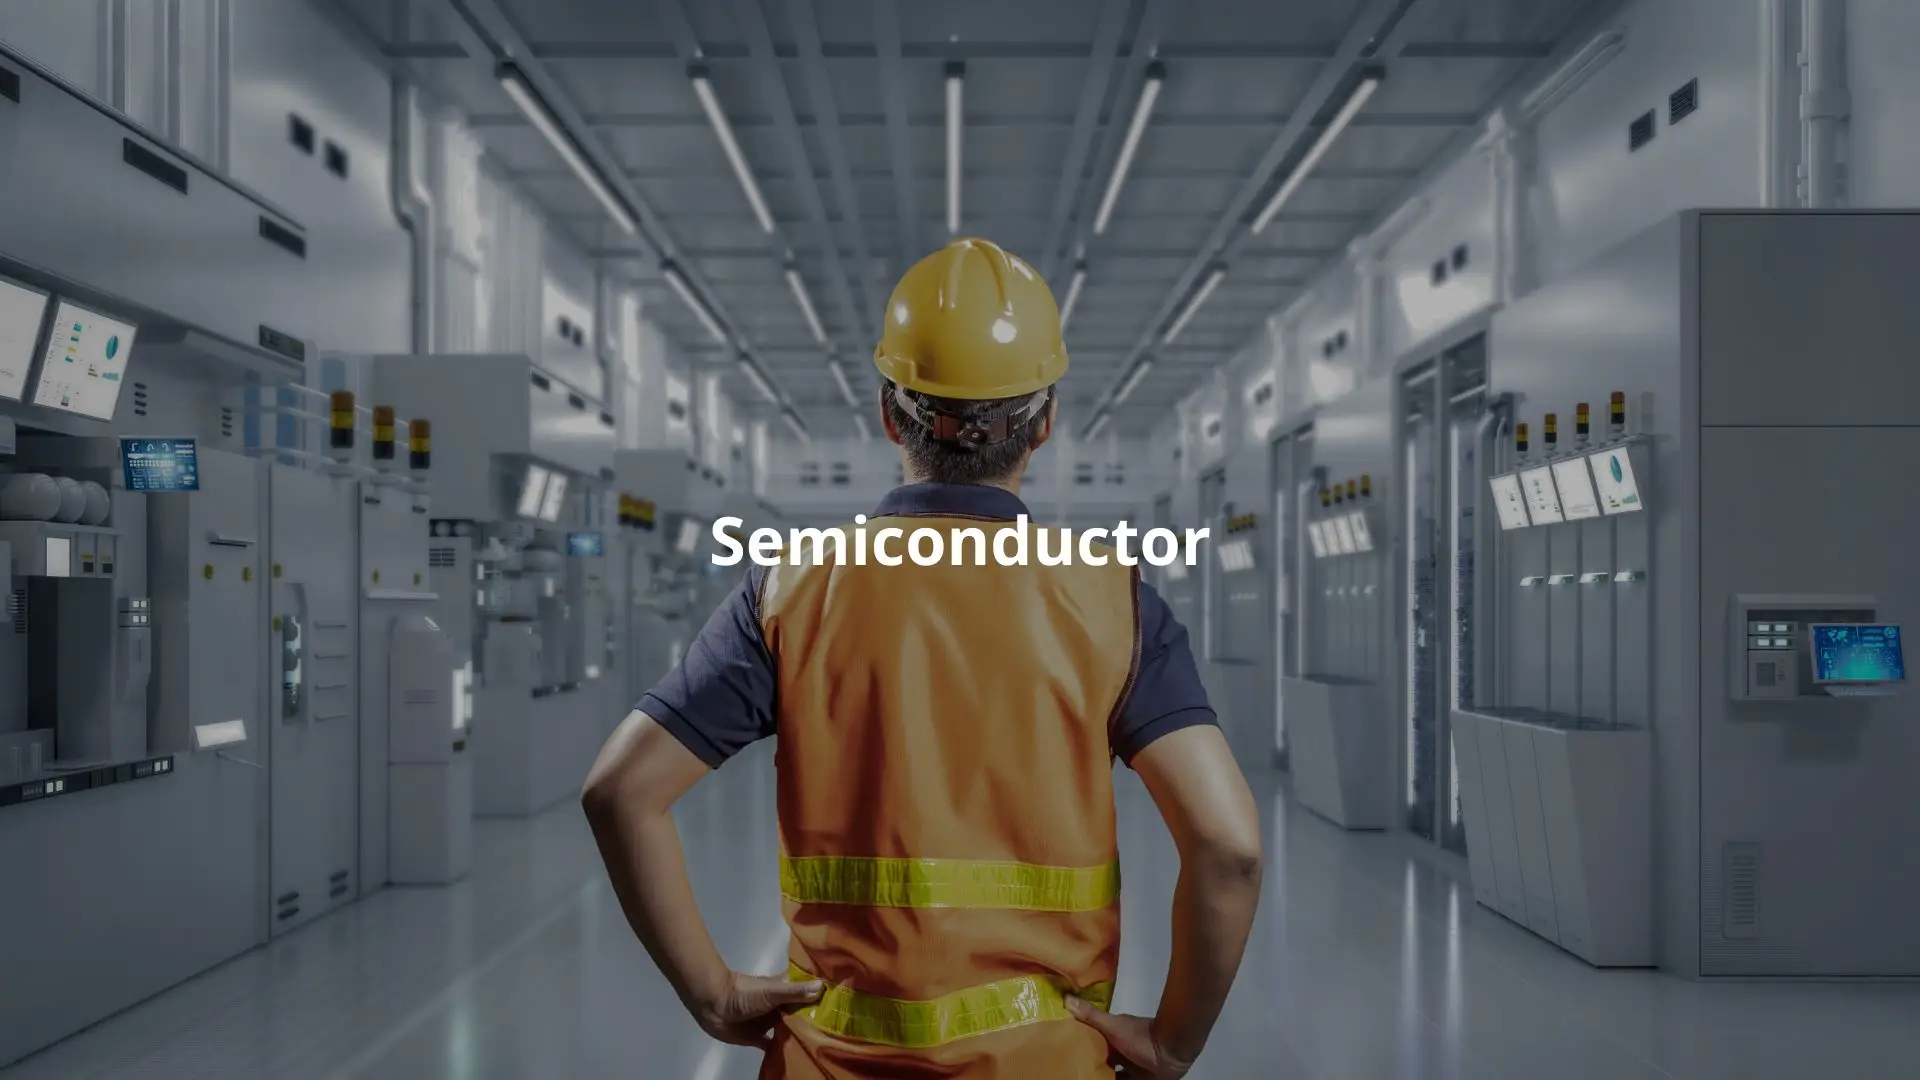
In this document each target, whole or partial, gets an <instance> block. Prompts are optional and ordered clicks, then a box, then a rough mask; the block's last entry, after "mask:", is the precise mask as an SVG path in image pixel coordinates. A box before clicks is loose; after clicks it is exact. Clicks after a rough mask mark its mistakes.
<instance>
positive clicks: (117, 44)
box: [100, 0, 127, 113]
mask: <svg viewBox="0 0 1920 1080" xmlns="http://www.w3.org/2000/svg"><path fill="white" fill-rule="evenodd" d="M100 14H101V24H100V32H101V45H102V52H103V56H102V70H101V72H100V85H101V89H103V90H105V91H106V97H107V104H109V105H111V106H113V107H114V108H116V109H119V110H120V111H121V112H123V113H124V112H126V111H127V0H105V3H103V4H102V5H101V8H100Z"/></svg>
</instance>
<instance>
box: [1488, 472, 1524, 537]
mask: <svg viewBox="0 0 1920 1080" xmlns="http://www.w3.org/2000/svg"><path fill="white" fill-rule="evenodd" d="M1491 484H1492V486H1493V508H1494V510H1495V511H1496V512H1497V513H1498V514H1499V515H1500V527H1501V528H1502V529H1506V530H1507V531H1509V532H1511V531H1513V530H1514V529H1524V528H1526V527H1527V497H1526V496H1525V495H1522V494H1520V478H1519V477H1517V476H1514V475H1512V474H1508V475H1506V476H1496V477H1494V478H1493V480H1492V481H1491Z"/></svg>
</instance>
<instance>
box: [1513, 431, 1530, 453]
mask: <svg viewBox="0 0 1920 1080" xmlns="http://www.w3.org/2000/svg"><path fill="white" fill-rule="evenodd" d="M1513 452H1514V453H1515V454H1517V455H1519V456H1520V457H1523V458H1524V457H1526V456H1527V425H1525V424H1516V425H1514V428H1513Z"/></svg>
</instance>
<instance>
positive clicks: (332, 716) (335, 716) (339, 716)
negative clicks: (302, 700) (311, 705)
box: [313, 712, 347, 724]
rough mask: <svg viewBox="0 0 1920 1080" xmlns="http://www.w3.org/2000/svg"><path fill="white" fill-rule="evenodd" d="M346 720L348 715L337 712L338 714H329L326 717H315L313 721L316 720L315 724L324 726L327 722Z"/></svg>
mask: <svg viewBox="0 0 1920 1080" xmlns="http://www.w3.org/2000/svg"><path fill="white" fill-rule="evenodd" d="M346 718H347V714H346V713H343V712H336V713H328V714H327V715H325V716H316V717H314V718H313V719H314V722H315V723H322V724H324V723H326V722H327V721H328V720H345V719H346Z"/></svg>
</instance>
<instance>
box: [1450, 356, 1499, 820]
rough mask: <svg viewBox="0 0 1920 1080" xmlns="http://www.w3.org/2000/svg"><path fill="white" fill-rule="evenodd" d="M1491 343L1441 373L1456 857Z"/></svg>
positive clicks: (1476, 611) (1470, 696)
mask: <svg viewBox="0 0 1920 1080" xmlns="http://www.w3.org/2000/svg"><path fill="white" fill-rule="evenodd" d="M1486 345H1487V339H1486V338H1485V337H1484V336H1476V337H1473V338H1471V339H1469V340H1467V341H1465V342H1462V343H1461V344H1459V345H1457V346H1455V347H1453V348H1451V349H1449V350H1447V352H1446V353H1445V354H1444V355H1443V356H1442V357H1441V360H1440V365H1441V367H1440V370H1441V375H1442V377H1443V379H1444V381H1445V391H1446V398H1447V403H1446V425H1445V438H1446V445H1445V446H1444V447H1443V448H1442V450H1441V454H1442V466H1441V469H1442V473H1443V476H1444V479H1443V484H1444V490H1443V491H1442V492H1441V495H1442V499H1441V506H1442V514H1443V516H1444V518H1445V521H1446V524H1445V526H1444V527H1443V528H1442V529H1441V530H1440V532H1441V536H1440V542H1441V544H1442V545H1444V547H1443V549H1442V550H1443V551H1444V553H1445V555H1444V561H1443V565H1444V566H1445V567H1446V571H1447V572H1446V575H1445V577H1446V582H1447V610H1448V611H1449V612H1450V613H1451V617H1450V618H1448V619H1447V620H1446V624H1447V630H1448V633H1447V637H1446V641H1445V642H1444V645H1445V655H1446V658H1447V666H1446V678H1445V680H1444V682H1445V684H1446V685H1445V693H1444V697H1443V701H1444V705H1443V707H1442V708H1441V710H1440V716H1439V722H1440V732H1441V740H1440V745H1441V746H1442V747H1444V748H1445V754H1446V757H1445V761H1444V763H1443V764H1444V765H1445V768H1444V769H1442V770H1441V772H1440V788H1439V797H1440V807H1441V813H1440V814H1439V830H1438V831H1439V840H1440V843H1441V844H1442V845H1444V846H1445V847H1447V848H1448V849H1450V850H1452V851H1456V852H1459V853H1461V854H1463V855H1464V854H1466V850H1467V833H1466V824H1465V822H1464V820H1463V819H1462V817H1461V811H1460V766H1459V758H1458V755H1457V754H1456V752H1455V750H1454V745H1453V710H1454V709H1457V708H1462V707H1465V706H1470V705H1473V704H1474V703H1475V697H1474V688H1475V686H1476V685H1478V682H1479V680H1478V679H1477V678H1476V675H1477V668H1478V665H1479V662H1480V661H1479V655H1480V654H1479V652H1478V650H1476V649H1475V644H1476V641H1477V640H1479V639H1484V638H1485V637H1486V636H1487V635H1486V634H1485V633H1483V632H1480V631H1481V623H1482V622H1483V620H1482V618H1481V615H1482V612H1483V611H1485V606H1484V605H1482V604H1480V603H1479V595H1480V592H1481V591H1482V589H1483V588H1484V586H1485V582H1484V581H1482V580H1480V579H1477V578H1476V577H1475V575H1474V560H1475V559H1476V558H1477V556H1478V553H1479V552H1480V551H1481V550H1482V545H1481V543H1480V537H1481V535H1482V530H1483V529H1485V528H1486V527H1487V525H1488V522H1487V516H1486V515H1485V514H1483V513H1481V512H1480V508H1481V506H1482V505H1483V500H1484V499H1485V498H1486V494H1487V474H1486V469H1485V467H1484V462H1486V461H1487V460H1488V455H1487V451H1488V450H1489V449H1490V443H1491V440H1492V435H1491V433H1490V431H1489V428H1488V421H1487V417H1488V401H1487V347H1486Z"/></svg>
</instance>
